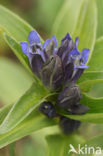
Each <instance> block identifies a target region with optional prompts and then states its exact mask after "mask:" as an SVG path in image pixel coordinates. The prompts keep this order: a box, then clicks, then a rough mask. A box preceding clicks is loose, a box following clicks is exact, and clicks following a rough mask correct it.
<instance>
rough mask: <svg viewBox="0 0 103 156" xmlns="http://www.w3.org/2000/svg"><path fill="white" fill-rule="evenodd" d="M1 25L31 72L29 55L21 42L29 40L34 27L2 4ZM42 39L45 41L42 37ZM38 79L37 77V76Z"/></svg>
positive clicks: (7, 39) (12, 47) (9, 43)
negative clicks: (27, 55) (22, 48)
mask: <svg viewBox="0 0 103 156" xmlns="http://www.w3.org/2000/svg"><path fill="white" fill-rule="evenodd" d="M0 27H1V28H2V29H3V32H6V34H8V35H6V34H5V36H4V39H5V40H6V42H7V44H8V45H9V46H10V48H11V49H12V50H13V51H14V53H15V54H16V56H17V57H18V58H19V59H20V61H21V62H22V63H23V65H24V66H25V67H26V68H27V69H28V71H29V72H30V73H31V70H30V67H29V62H28V59H27V57H26V56H25V55H24V54H23V52H22V50H21V47H20V43H19V42H21V41H28V35H29V33H30V32H31V31H32V30H33V29H34V28H33V27H31V26H30V25H29V24H28V23H26V22H25V21H24V20H22V19H21V18H19V17H18V16H17V15H15V14H14V13H12V12H11V11H9V10H8V9H6V8H4V7H3V6H1V5H0ZM41 41H43V40H42V39H41ZM35 79H36V77H35Z"/></svg>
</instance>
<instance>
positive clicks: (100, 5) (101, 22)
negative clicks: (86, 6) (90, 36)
mask: <svg viewBox="0 0 103 156" xmlns="http://www.w3.org/2000/svg"><path fill="white" fill-rule="evenodd" d="M96 3H97V9H98V27H97V28H98V29H97V38H99V37H101V36H103V16H102V14H103V1H102V0H96Z"/></svg>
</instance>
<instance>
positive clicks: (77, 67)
mask: <svg viewBox="0 0 103 156" xmlns="http://www.w3.org/2000/svg"><path fill="white" fill-rule="evenodd" d="M86 68H89V66H85V65H81V66H76V65H75V69H86Z"/></svg>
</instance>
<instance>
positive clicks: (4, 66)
mask: <svg viewBox="0 0 103 156" xmlns="http://www.w3.org/2000/svg"><path fill="white" fill-rule="evenodd" d="M32 82H33V79H32V78H31V77H30V76H29V73H28V72H26V71H25V70H24V68H23V67H21V66H20V64H19V63H15V62H14V61H12V60H10V59H7V58H3V57H0V99H1V100H2V101H3V103H4V104H11V103H14V102H15V101H17V100H18V98H19V97H20V96H21V95H23V94H24V92H25V91H26V90H27V89H28V88H29V87H30V86H31V84H32Z"/></svg>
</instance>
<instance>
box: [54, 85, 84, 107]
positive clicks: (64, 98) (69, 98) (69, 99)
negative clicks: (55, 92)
mask: <svg viewBox="0 0 103 156" xmlns="http://www.w3.org/2000/svg"><path fill="white" fill-rule="evenodd" d="M80 99H81V93H80V88H79V87H78V86H77V85H75V84H73V85H72V86H69V87H67V88H65V89H64V90H63V91H62V92H61V93H60V94H59V96H58V100H57V105H58V106H59V107H60V108H64V109H69V108H71V106H74V105H75V104H77V103H78V102H79V101H80Z"/></svg>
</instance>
